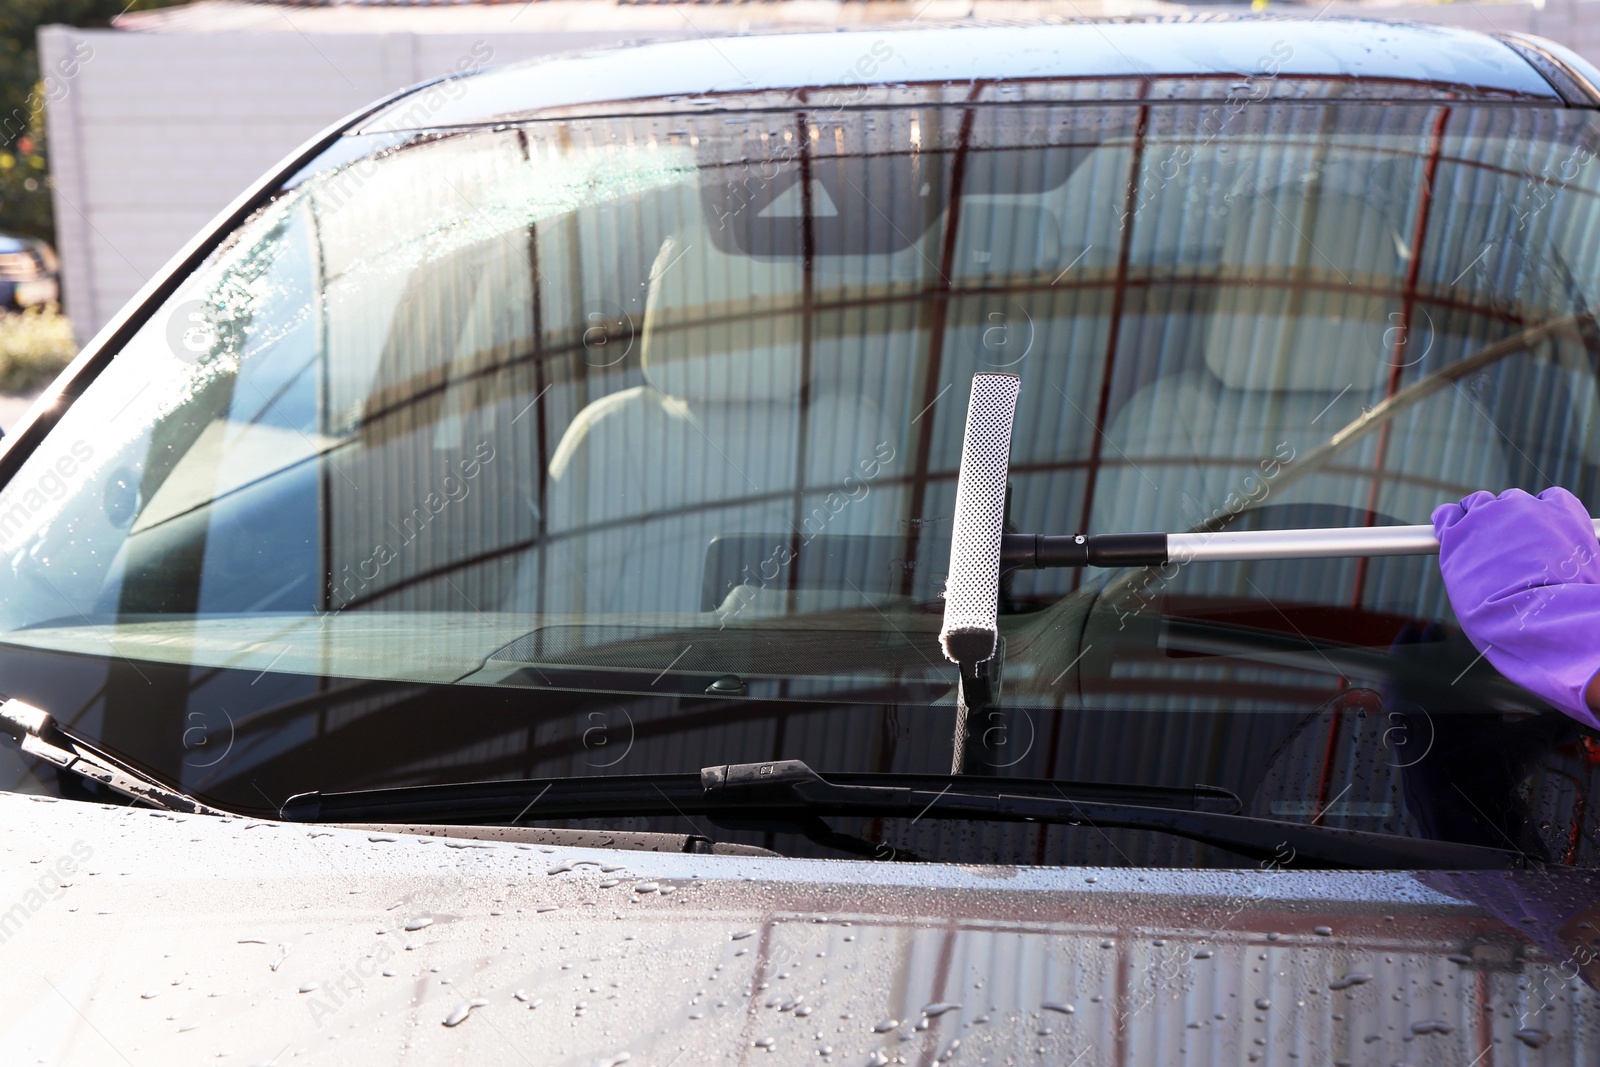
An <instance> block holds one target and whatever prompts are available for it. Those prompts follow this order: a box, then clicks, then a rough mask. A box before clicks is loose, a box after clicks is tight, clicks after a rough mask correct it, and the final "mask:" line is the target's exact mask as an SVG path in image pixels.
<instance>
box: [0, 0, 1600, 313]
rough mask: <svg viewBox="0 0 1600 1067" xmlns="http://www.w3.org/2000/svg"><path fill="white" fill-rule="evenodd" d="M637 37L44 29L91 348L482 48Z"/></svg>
mask: <svg viewBox="0 0 1600 1067" xmlns="http://www.w3.org/2000/svg"><path fill="white" fill-rule="evenodd" d="M0 2H3V0H0ZM780 6H781V5H780ZM1319 6H1320V5H1319ZM175 10H178V11H182V10H183V9H175ZM638 10H640V11H648V10H649V9H644V8H641V9H638ZM1191 10H1192V9H1191ZM1285 10H1293V11H1295V12H1296V13H1299V12H1300V11H1301V10H1302V9H1301V8H1300V6H1299V5H1294V6H1293V7H1292V8H1286V9H1285ZM1340 12H1348V13H1351V14H1368V15H1378V16H1382V17H1386V18H1406V19H1415V20H1417V21H1424V22H1437V23H1447V24H1452V25H1460V26H1463V27H1466V28H1468V29H1477V30H1483V31H1487V32H1496V31H1499V32H1504V31H1527V32H1534V33H1540V34H1542V35H1544V36H1547V37H1550V38H1552V39H1555V40H1558V41H1561V42H1562V43H1564V44H1567V45H1568V46H1569V47H1572V48H1574V49H1575V50H1577V51H1578V52H1580V53H1582V54H1584V55H1585V56H1586V57H1587V58H1589V59H1590V60H1591V61H1592V62H1594V63H1596V65H1600V0H1545V2H1544V4H1543V5H1542V6H1540V7H1537V8H1536V7H1534V6H1533V5H1531V4H1528V3H1490V2H1484V3H1477V2H1468V3H1457V4H1439V5H1421V6H1402V7H1374V6H1370V5H1363V6H1360V7H1357V6H1355V5H1350V4H1339V5H1338V6H1336V7H1334V8H1332V9H1331V11H1330V13H1332V14H1338V13H1340ZM335 13H338V12H337V11H335ZM592 21H593V20H591V22H592ZM692 30H693V27H691V26H689V25H688V24H687V23H685V25H684V26H683V27H682V28H681V29H680V32H679V33H677V34H674V33H672V32H670V31H662V30H660V29H655V30H653V32H652V33H651V36H654V37H658V38H659V37H669V36H674V35H677V36H683V35H687V34H688V33H690V32H692ZM637 32H638V30H637V28H629V27H623V26H619V27H618V29H616V30H615V31H611V32H605V31H602V30H596V29H588V30H569V31H562V32H552V31H548V30H543V31H540V32H537V33H509V32H505V31H503V30H495V31H490V32H485V33H480V34H445V33H351V32H340V33H315V32H313V33H302V32H276V33H272V32H261V33H218V32H190V33H185V32H161V33H147V32H137V33H136V32H126V31H121V30H73V29H67V28H65V27H60V26H52V27H46V28H44V29H42V30H40V31H39V56H40V60H41V64H42V70H44V71H45V72H46V73H48V72H51V71H60V70H65V69H70V63H71V58H72V57H73V56H74V55H75V54H76V55H78V56H81V57H83V58H81V59H79V60H78V62H77V65H76V71H75V73H74V75H73V76H72V77H70V78H62V79H61V81H60V83H59V86H57V87H55V88H54V90H53V91H52V92H50V93H49V95H50V96H51V97H53V99H50V100H49V102H48V103H47V108H46V122H47V125H48V129H49V135H50V154H51V169H52V173H53V175H54V178H55V203H56V227H57V242H58V246H59V251H60V253H61V261H62V268H63V274H64V277H63V285H64V300H65V302H66V305H67V311H68V313H69V314H70V315H71V316H72V320H73V325H74V328H75V330H76V332H77V335H78V339H79V342H80V343H82V342H83V341H86V340H87V339H88V338H89V337H90V336H91V335H92V334H93V333H94V332H95V331H96V330H98V329H99V328H100V326H102V325H103V324H104V323H105V322H106V320H108V319H109V318H110V317H111V316H112V315H113V314H114V313H115V312H116V311H117V310H118V309H119V308H120V307H121V306H122V304H123V302H124V301H126V300H127V299H128V298H129V297H130V296H132V295H133V294H134V292H135V291H137V290H138V288H139V286H140V285H141V284H143V282H144V281H145V279H147V278H148V277H149V276H150V275H151V274H152V273H153V272H154V271H156V270H157V269H159V268H160V266H161V265H162V264H163V263H165V262H166V260H167V259H168V258H169V257H170V256H171V255H172V254H173V253H174V252H176V251H177V250H178V248H179V247H181V246H182V244H183V243H184V242H185V241H187V240H188V239H189V238H190V237H192V236H194V234H195V233H196V232H197V231H198V230H199V229H200V227H201V226H203V225H204V224H205V223H206V222H207V221H208V220H210V218H211V217H212V216H213V215H215V214H216V213H217V212H218V211H220V210H221V209H222V208H223V207H225V206H226V205H227V203H228V202H229V201H230V200H232V199H233V197H235V196H237V195H238V194H239V192H241V191H242V190H243V189H244V188H245V187H246V186H247V185H249V184H250V183H251V182H252V181H254V180H255V179H256V178H258V177H259V176H260V175H261V174H262V172H264V171H265V170H267V168H269V167H271V166H272V165H273V164H274V163H276V162H277V161H278V160H280V159H281V158H282V157H283V156H284V155H286V154H287V153H288V152H290V151H292V150H293V149H294V148H295V147H296V146H297V145H299V144H300V143H301V142H302V141H304V140H305V139H306V138H307V137H310V136H311V135H312V134H314V133H315V132H316V131H317V130H319V129H321V128H322V127H324V126H326V125H328V124H329V123H331V122H333V121H335V120H337V119H338V118H340V117H341V116H343V115H345V114H348V113H349V112H351V111H354V110H355V109H357V108H359V107H361V106H363V105H365V104H367V103H369V102H371V101H372V100H374V99H375V98H377V97H379V96H382V95H383V94H385V93H388V92H392V91H393V90H396V89H400V88H403V87H405V86H407V85H411V84H414V83H416V82H419V81H422V80H424V79H426V78H431V77H434V76H436V75H439V74H444V73H446V72H449V71H452V70H455V69H458V68H459V66H460V65H461V64H463V63H470V62H472V57H473V54H474V52H473V48H474V45H477V44H479V42H483V43H486V44H487V45H488V47H489V48H491V49H492V50H493V57H492V59H491V60H490V62H492V63H496V64H498V63H507V62H512V61H515V60H518V59H524V58H528V57H531V56H537V55H547V54H550V53H554V52H563V51H568V50H571V49H574V48H582V47H591V46H596V45H603V44H611V43H616V42H618V41H620V40H621V39H623V38H624V37H625V36H630V35H634V34H637ZM86 49H87V51H85V50H86ZM478 51H479V54H481V52H482V48H481V46H480V47H479V50H478ZM60 63H68V64H69V66H68V67H61V66H58V64H60ZM58 77H59V75H58ZM48 88H50V86H48V85H47V89H48Z"/></svg>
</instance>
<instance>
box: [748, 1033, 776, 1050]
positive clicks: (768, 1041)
mask: <svg viewBox="0 0 1600 1067" xmlns="http://www.w3.org/2000/svg"><path fill="white" fill-rule="evenodd" d="M751 1044H753V1045H754V1046H755V1047H756V1048H764V1049H766V1050H767V1051H768V1052H771V1051H772V1047H773V1046H774V1045H776V1044H777V1042H776V1041H774V1040H773V1039H772V1038H770V1037H758V1038H756V1039H755V1040H754V1041H752V1042H751Z"/></svg>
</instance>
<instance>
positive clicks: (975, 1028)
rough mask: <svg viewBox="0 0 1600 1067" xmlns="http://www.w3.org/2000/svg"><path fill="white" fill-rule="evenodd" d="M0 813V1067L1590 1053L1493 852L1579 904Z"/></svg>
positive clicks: (1580, 1017) (1312, 1058) (1116, 1060)
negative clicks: (1520, 884)
mask: <svg viewBox="0 0 1600 1067" xmlns="http://www.w3.org/2000/svg"><path fill="white" fill-rule="evenodd" d="M0 827H3V829H0V938H3V941H0V973H4V974H5V975H6V987H7V995H6V997H5V999H4V1002H3V1007H0V1062H5V1063H32V1062H44V1063H60V1064H103V1063H110V1062H123V1061H126V1062H129V1063H135V1064H142V1063H162V1064H174V1063H199V1062H216V1061H217V1058H218V1057H219V1056H222V1057H223V1061H224V1062H241V1063H252V1064H254V1063H280V1064H281V1063H291V1062H294V1063H351V1064H388V1063H417V1064H434V1063H536V1064H573V1065H578V1064H594V1063H611V1064H620V1063H624V1062H627V1063H637V1064H657V1065H661V1067H665V1065H668V1064H688V1063H696V1064H698V1063H728V1064H751V1063H757V1064H759V1063H829V1064H833V1063H837V1064H868V1063H876V1064H880V1065H886V1064H890V1063H904V1064H923V1065H927V1064H934V1063H941V1064H942V1063H973V1064H977V1063H985V1062H987V1063H994V1064H998V1063H1007V1062H1010V1063H1060V1064H1065V1063H1077V1064H1129V1063H1141V1064H1142V1063H1152V1064H1155V1063H1161V1064H1172V1063H1195V1064H1205V1063H1220V1062H1229V1063H1240V1062H1246V1063H1249V1062H1260V1063H1284V1064H1288V1063H1332V1064H1341V1063H1352V1064H1354V1063H1383V1064H1390V1063H1400V1062H1403V1063H1408V1064H1441V1065H1443V1064H1465V1063H1474V1064H1491V1063H1500V1064H1507V1063H1524V1062H1529V1063H1570V1064H1579V1063H1593V1062H1595V1059H1594V1057H1595V1052H1596V1049H1597V1048H1600V996H1597V994H1596V992H1595V990H1594V989H1592V988H1590V987H1589V986H1588V985H1587V984H1586V983H1585V981H1584V980H1583V978H1582V977H1581V976H1579V975H1578V974H1577V967H1576V966H1575V965H1574V960H1573V958H1572V955H1571V951H1572V950H1571V949H1566V946H1564V945H1563V944H1562V943H1561V942H1559V941H1558V940H1555V939H1553V938H1552V937H1551V936H1550V928H1549V923H1548V922H1547V921H1546V920H1545V919H1543V918H1540V917H1538V916H1535V917H1534V921H1533V922H1529V923H1515V922H1507V921H1506V918H1505V916H1503V915H1500V914H1496V910H1495V905H1494V902H1493V898H1494V897H1495V895H1496V893H1497V892H1498V893H1499V894H1500V895H1501V896H1504V892H1503V890H1504V888H1505V884H1508V883H1505V882H1504V880H1506V879H1541V880H1544V881H1543V882H1542V883H1541V884H1542V885H1543V886H1544V887H1545V890H1546V891H1545V892H1544V893H1543V896H1544V897H1545V899H1550V898H1551V891H1554V892H1555V895H1556V897H1557V898H1559V899H1560V900H1564V901H1567V902H1576V903H1578V904H1579V905H1581V904H1582V902H1584V901H1593V900H1594V899H1595V898H1596V896H1597V889H1600V879H1597V878H1596V877H1595V876H1594V875H1593V874H1591V873H1589V872H1582V871H1532V872H1523V873H1520V874H1516V875H1486V876H1468V875H1459V874H1445V875H1438V874H1428V873H1424V874H1420V875H1410V874H1404V873H1359V872H1338V873H1316V872H1305V871H1292V872H1291V871H1286V870H1282V869H1276V868H1273V867H1271V866H1268V867H1266V868H1264V869H1261V870H1257V871H1232V872H1180V871H1154V870H1145V871H1138V870H1095V869H1087V868H1077V869H1045V868H1018V867H973V866H959V865H946V864H908V863H870V862H858V861H835V860H792V859H781V858H768V857H761V856H709V855H683V854H670V853H655V852H639V851H623V850H617V849H590V848H576V849H575V848H557V847H553V846H549V845H534V844H526V843H513V842H505V841H493V840H474V839H470V838H444V837H430V836H422V835H415V834H407V833H403V832H386V831H381V830H372V829H360V830H358V829H345V828H334V827H318V826H309V827H308V826H304V825H293V824H286V823H275V822H260V821H250V820H243V819H219V818H215V817H206V816H184V815H173V814H169V813H165V812H152V811H147V810H143V809H131V808H116V807H106V806H101V805H93V804H82V803H72V802H64V801H44V800H41V799H39V798H27V797H21V796H14V795H7V796H3V797H0ZM1474 877H1479V878H1484V879H1489V880H1491V881H1492V880H1494V879H1501V880H1502V884H1501V885H1499V887H1498V888H1497V887H1496V886H1495V885H1491V884H1490V881H1485V882H1484V883H1483V887H1485V888H1484V891H1483V892H1479V890H1478V889H1477V888H1475V887H1474V881H1473V879H1474ZM1535 895H1539V894H1535ZM1473 896H1478V897H1480V898H1482V899H1481V900H1479V901H1476V902H1475V901H1474V900H1473V899H1472V897H1473ZM1485 900H1486V901H1488V902H1489V906H1485V904H1484V903H1483V901H1485ZM1499 910H1500V911H1501V912H1503V911H1504V910H1505V909H1504V907H1500V908H1499ZM1558 910H1559V909H1558ZM1540 924H1543V925H1540ZM1590 933H1591V934H1592V933H1593V930H1592V929H1591V930H1590ZM1563 949H1566V950H1567V951H1568V953H1569V954H1568V956H1567V957H1566V958H1561V957H1560V956H1559V955H1558V953H1559V952H1561V951H1563ZM1519 1034H1520V1036H1518V1035H1519Z"/></svg>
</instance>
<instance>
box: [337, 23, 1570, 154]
mask: <svg viewBox="0 0 1600 1067" xmlns="http://www.w3.org/2000/svg"><path fill="white" fill-rule="evenodd" d="M1532 43H1534V44H1535V45H1542V44H1544V42H1537V41H1534V42H1532ZM1519 44H1520V45H1521V47H1519V48H1514V47H1512V45H1510V44H1508V43H1506V42H1505V41H1503V40H1500V39H1497V38H1494V37H1489V36H1486V35H1484V34H1481V33H1476V32H1472V31H1469V30H1462V29H1456V28H1454V27H1444V26H1427V25H1420V24H1414V23H1391V22H1378V21H1372V20H1361V19H1338V18H1328V19H1277V18H1271V19H1249V18H1240V19H1212V20H1206V21H1190V20H1177V21H1173V20H1168V21H1145V22H1138V21H1133V22H1077V23H1067V24H1059V25H1027V26H970V27H952V28H920V27H913V28H892V27H883V26H879V27H871V28H865V29H860V30H851V31H848V32H835V33H798V34H759V35H752V36H742V37H702V38H699V39H692V40H680V41H670V42H662V43H656V44H645V45H639V46H634V47H629V48H616V49H608V50H604V51H597V52H589V53H584V54H578V55H568V56H560V57H556V58H550V59H544V60H533V61H529V62H526V63H521V64H515V65H511V66H507V67H501V68H496V69H492V70H488V71H485V72H483V73H480V74H476V75H472V76H468V77H464V78H460V79H457V80H455V81H454V82H452V83H449V84H447V85H443V86H435V87H434V89H432V90H429V89H427V88H426V87H424V88H422V89H419V92H421V93H424V94H427V93H430V92H431V93H432V94H433V99H431V100H430V101H429V103H428V106H426V107H421V106H419V104H420V103H421V101H419V100H418V99H417V97H416V94H412V95H411V96H408V97H403V98H401V99H400V100H398V101H396V102H395V103H393V104H391V105H390V106H389V107H386V108H384V109H382V110H381V111H379V112H378V113H377V114H375V115H374V116H372V117H371V118H369V119H368V120H367V121H366V122H364V123H363V124H362V125H361V127H360V132H363V133H374V132H389V131H398V130H405V129H415V128H419V127H424V126H425V127H431V128H437V127H449V126H462V125H477V124H483V123H492V122H495V121H505V120H509V119H514V118H521V117H531V116H533V115H536V114H538V113H539V112H542V111H547V110H550V109H561V108H571V107H582V106H586V105H595V104H604V103H609V102H618V103H620V102H624V101H633V102H640V101H646V100H652V99H663V98H667V99H671V98H703V97H707V96H718V95H723V94H748V93H757V92H769V93H770V92H772V91H785V90H787V91H792V92H798V91H804V92H805V93H806V94H807V96H808V98H809V97H811V95H812V94H819V93H824V92H826V91H827V90H829V89H840V88H843V89H848V90H852V91H856V92H859V90H860V88H861V87H862V86H864V85H865V86H878V85H887V86H901V85H917V84H920V85H926V84H930V83H935V84H937V83H944V84H949V83H965V84H970V83H978V82H1003V81H1018V80H1027V79H1051V78H1095V77H1099V78H1119V77H1120V78H1133V79H1138V80H1144V79H1148V78H1155V77H1160V76H1174V77H1189V78H1193V77H1199V76H1229V75H1235V76H1237V75H1243V76H1254V77H1261V76H1263V75H1268V76H1270V75H1283V76H1287V77H1311V78H1332V79H1342V80H1348V81H1371V82H1377V83H1411V84H1414V85H1426V86H1433V87H1439V88H1444V89H1448V90H1450V91H1451V92H1452V93H1454V94H1455V95H1456V96H1457V97H1458V98H1472V97H1485V96H1487V97H1499V98H1504V97H1505V96H1507V95H1510V96H1513V97H1518V98H1523V99H1531V100H1543V101H1549V102H1553V103H1557V104H1560V103H1562V102H1563V97H1562V95H1561V94H1560V93H1558V92H1557V91H1556V89H1554V88H1553V87H1552V86H1551V84H1550V82H1549V81H1547V80H1546V79H1545V78H1544V77H1542V76H1541V75H1540V72H1539V70H1537V69H1535V67H1534V66H1533V65H1532V64H1531V63H1530V61H1529V60H1528V59H1525V58H1524V53H1525V52H1526V51H1527V50H1528V45H1529V42H1527V41H1523V42H1519ZM1569 56H1570V54H1565V55H1564V57H1563V58H1567V57H1569ZM1580 62H1581V61H1580ZM1586 73H1587V72H1586Z"/></svg>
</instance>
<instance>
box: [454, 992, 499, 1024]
mask: <svg viewBox="0 0 1600 1067" xmlns="http://www.w3.org/2000/svg"><path fill="white" fill-rule="evenodd" d="M488 1003H489V1002H488V1001H487V1000H484V999H483V998H482V997H473V998H472V999H471V1000H469V1001H467V1002H466V1003H465V1004H457V1005H456V1006H455V1007H453V1008H451V1009H450V1014H449V1015H446V1016H445V1017H444V1024H445V1025H446V1026H460V1025H461V1024H462V1023H464V1022H466V1021H467V1016H468V1015H471V1014H472V1009H473V1008H481V1007H483V1006H485V1005H486V1004H488Z"/></svg>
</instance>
